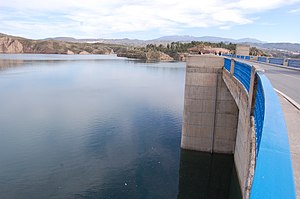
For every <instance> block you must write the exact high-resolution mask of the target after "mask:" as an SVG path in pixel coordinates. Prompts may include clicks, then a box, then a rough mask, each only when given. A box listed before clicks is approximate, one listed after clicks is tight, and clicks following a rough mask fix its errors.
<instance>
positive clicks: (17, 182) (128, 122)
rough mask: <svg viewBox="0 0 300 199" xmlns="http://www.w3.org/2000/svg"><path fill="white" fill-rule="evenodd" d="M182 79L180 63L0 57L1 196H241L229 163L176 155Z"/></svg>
mask: <svg viewBox="0 0 300 199" xmlns="http://www.w3.org/2000/svg"><path fill="white" fill-rule="evenodd" d="M184 78H185V63H184V62H159V63H145V62H142V61H138V60H130V59H126V58H118V57H116V56H111V55H109V56H108V55H82V56H80V55H74V56H73V55H0V198H1V199H41V198H43V199H47V198H51V199H52V198H53V199H54V198H55V199H56V198H57V199H58V198H64V199H71V198H72V199H73V198H85V199H94V198H100V199H102V198H103V199H106V198H107V199H109V198H113V199H115V198H116V199H123V198H124V199H127V198H132V199H134V198H149V199H150V198H151V199H152V198H153V199H156V198H158V199H160V198H162V199H174V198H181V199H196V198H197V199H198V198H205V199H206V198H207V199H208V198H241V196H240V192H239V185H238V181H237V178H236V174H235V168H234V163H233V157H232V156H230V155H217V154H215V155H210V154H206V153H199V152H192V151H186V150H181V149H180V137H181V123H182V113H183V99H184Z"/></svg>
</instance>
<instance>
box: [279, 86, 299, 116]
mask: <svg viewBox="0 0 300 199" xmlns="http://www.w3.org/2000/svg"><path fill="white" fill-rule="evenodd" d="M274 90H275V91H276V92H277V93H279V94H280V95H282V96H283V97H284V98H285V99H286V100H287V101H289V102H290V103H291V104H292V105H293V106H294V107H296V108H297V109H298V110H299V111H300V105H299V104H298V103H297V102H296V101H295V100H293V99H292V98H290V97H289V96H287V95H286V94H284V93H283V92H281V91H279V90H277V89H276V88H274Z"/></svg>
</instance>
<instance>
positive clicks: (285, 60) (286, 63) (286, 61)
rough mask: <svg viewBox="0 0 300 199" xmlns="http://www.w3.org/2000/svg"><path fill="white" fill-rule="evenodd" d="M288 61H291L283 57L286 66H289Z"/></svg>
mask: <svg viewBox="0 0 300 199" xmlns="http://www.w3.org/2000/svg"><path fill="white" fill-rule="evenodd" d="M288 61H289V59H288V58H284V59H283V65H284V66H288V63H289V62H288Z"/></svg>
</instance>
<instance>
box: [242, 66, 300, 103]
mask: <svg viewBox="0 0 300 199" xmlns="http://www.w3.org/2000/svg"><path fill="white" fill-rule="evenodd" d="M247 63H249V64H251V65H256V66H260V68H262V69H264V70H265V74H266V75H267V77H268V78H269V80H270V81H271V83H272V85H273V87H274V88H275V89H277V90H279V91H281V92H282V93H284V94H285V95H287V96H288V97H290V98H292V99H293V100H294V101H295V102H297V103H298V104H300V71H296V70H291V69H285V68H280V67H277V66H272V65H268V64H263V63H257V62H247Z"/></svg>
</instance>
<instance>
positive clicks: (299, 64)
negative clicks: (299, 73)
mask: <svg viewBox="0 0 300 199" xmlns="http://www.w3.org/2000/svg"><path fill="white" fill-rule="evenodd" d="M288 66H291V67H295V68H300V59H289V60H288Z"/></svg>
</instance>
